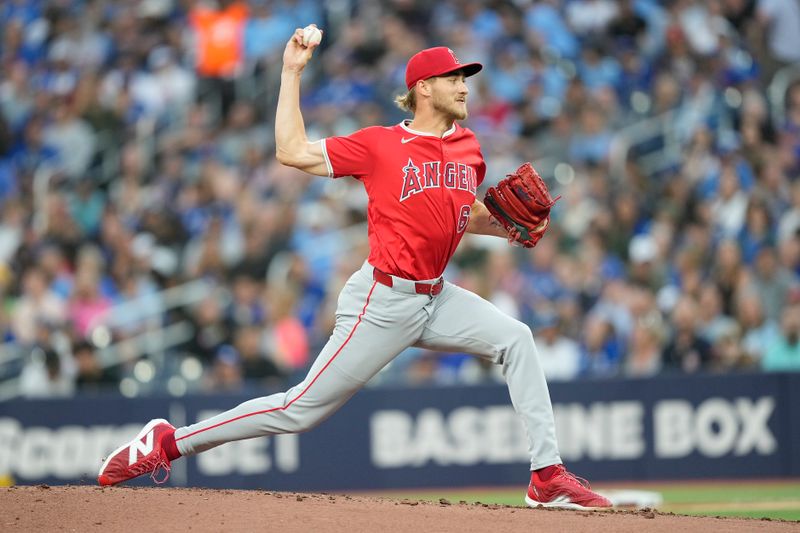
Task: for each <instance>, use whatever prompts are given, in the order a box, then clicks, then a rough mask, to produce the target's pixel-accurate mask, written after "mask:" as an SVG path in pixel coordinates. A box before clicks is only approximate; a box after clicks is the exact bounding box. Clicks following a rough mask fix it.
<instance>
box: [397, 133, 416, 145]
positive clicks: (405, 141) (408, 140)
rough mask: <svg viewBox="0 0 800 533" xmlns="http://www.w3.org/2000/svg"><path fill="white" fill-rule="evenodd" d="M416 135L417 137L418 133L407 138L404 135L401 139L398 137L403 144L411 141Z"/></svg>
mask: <svg viewBox="0 0 800 533" xmlns="http://www.w3.org/2000/svg"><path fill="white" fill-rule="evenodd" d="M417 137H419V135H414V136H413V137H411V138H409V139H406V138H405V137H403V138H402V139H400V142H401V143H403V144H406V143H410V142H411V141H413V140H414V139H416V138H417Z"/></svg>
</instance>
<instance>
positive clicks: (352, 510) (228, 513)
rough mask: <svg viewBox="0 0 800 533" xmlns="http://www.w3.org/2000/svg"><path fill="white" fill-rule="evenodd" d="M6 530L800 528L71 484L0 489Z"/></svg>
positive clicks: (638, 514) (636, 514)
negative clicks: (65, 485)
mask: <svg viewBox="0 0 800 533" xmlns="http://www.w3.org/2000/svg"><path fill="white" fill-rule="evenodd" d="M0 509H2V510H3V511H2V513H0V515H1V516H0V522H2V530H3V531H81V532H87V531H88V532H91V531H97V532H103V533H116V532H119V533H123V532H124V533H128V532H130V531H148V532H155V531H170V532H172V531H192V532H193V533H194V532H219V531H226V532H227V531H247V532H250V531H274V532H277V533H294V532H298V533H301V532H302V533H308V532H309V531H315V532H316V531H319V532H323V531H324V532H326V533H354V532H362V531H363V532H370V533H373V532H375V533H393V532H412V533H427V532H433V531H436V532H445V531H454V532H456V531H457V532H459V533H463V532H472V531H474V532H485V531H492V532H500V531H502V532H504V533H506V532H514V531H520V532H522V531H525V532H530V531H547V532H550V531H557V532H561V531H563V532H564V533H581V532H587V533H597V532H598V531H614V532H631V533H642V532H650V531H655V532H661V531H663V532H665V533H676V532H680V531H687V532H704V531H719V532H724V533H735V532H741V533H746V532H747V533H749V532H751V531H759V532H773V531H787V532H788V531H794V532H797V531H798V524H797V523H794V522H781V521H769V520H751V519H733V518H700V517H689V516H677V515H670V514H661V513H658V512H654V511H650V510H640V511H596V512H586V511H560V510H558V511H556V510H547V509H542V508H540V509H528V508H524V507H507V506H501V505H482V504H466V503H463V504H462V503H458V502H452V503H451V502H448V501H446V500H441V501H440V502H439V503H423V502H417V501H411V500H391V499H384V498H371V497H363V496H359V497H351V496H347V495H329V494H298V493H287V492H283V493H281V492H264V491H247V490H213V489H175V488H131V487H113V488H101V487H87V486H67V487H48V486H47V485H40V486H36V487H32V486H26V487H11V488H2V489H0Z"/></svg>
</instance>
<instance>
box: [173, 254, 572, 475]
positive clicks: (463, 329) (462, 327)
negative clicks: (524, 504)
mask: <svg viewBox="0 0 800 533" xmlns="http://www.w3.org/2000/svg"><path fill="white" fill-rule="evenodd" d="M372 272H373V268H372V266H371V265H370V264H369V263H364V265H363V267H362V268H361V269H360V270H358V271H356V272H355V273H354V274H353V275H352V276H351V277H350V279H349V280H348V281H347V283H346V284H345V286H344V288H343V289H342V292H341V293H340V295H339V300H338V306H337V309H336V326H335V327H334V331H333V334H332V335H331V338H330V339H329V340H328V343H327V344H326V345H325V347H324V348H323V349H322V352H321V353H320V354H319V356H318V357H317V359H316V361H315V362H314V364H313V365H312V366H311V369H310V370H309V372H308V375H307V376H306V378H305V379H304V380H303V381H302V382H301V383H300V384H298V385H296V386H294V387H292V388H290V389H289V390H288V391H286V392H281V393H277V394H273V395H271V396H265V397H262V398H256V399H253V400H250V401H247V402H244V403H242V404H241V405H239V406H237V407H234V408H233V409H231V410H230V411H226V412H224V413H221V414H219V415H217V416H215V417H212V418H209V419H208V420H203V421H201V422H198V423H196V424H192V425H190V426H186V427H181V428H178V429H177V430H176V432H175V440H176V443H177V445H178V450H179V451H180V452H181V454H182V455H192V454H196V453H199V452H202V451H205V450H208V449H210V448H213V447H215V446H219V445H220V444H224V443H226V442H231V441H235V440H242V439H250V438H254V437H261V436H265V435H277V434H281V433H298V432H302V431H307V430H309V429H311V428H313V427H315V426H316V425H318V424H320V423H321V422H322V421H323V420H325V419H326V418H328V417H329V416H330V415H332V414H333V413H334V412H335V411H336V410H337V409H338V408H339V407H341V406H342V405H343V404H344V403H345V402H346V401H347V400H348V399H350V397H351V396H353V395H354V394H355V393H356V392H357V391H358V390H359V389H360V388H361V387H363V386H364V385H365V384H366V383H367V382H368V381H369V380H370V378H372V376H374V375H375V374H377V373H378V371H380V370H381V369H382V368H383V367H384V366H386V365H387V364H388V363H389V362H390V361H392V359H394V358H395V357H396V356H397V355H398V354H399V353H400V352H402V351H403V350H404V349H406V348H408V347H409V346H418V347H423V348H428V349H432V350H440V351H455V352H464V353H470V354H474V355H477V356H479V357H482V358H486V359H489V360H491V361H492V362H493V363H495V364H500V365H503V375H504V376H505V379H506V382H507V383H508V389H509V393H510V396H511V402H512V404H513V406H514V409H515V410H516V412H517V413H518V414H519V415H520V416H521V417H522V420H523V422H524V425H525V429H526V431H527V435H528V441H529V445H530V452H531V469H538V468H542V467H545V466H549V465H552V464H558V463H561V459H560V457H559V454H558V445H557V442H556V434H555V423H554V421H553V408H552V405H551V403H550V393H549V391H548V389H547V383H546V381H545V378H544V373H543V372H542V368H541V366H540V365H539V358H538V353H537V351H536V345H535V344H534V341H533V335H532V334H531V331H530V328H528V326H527V325H525V324H523V323H522V322H519V321H517V320H515V319H513V318H511V317H510V316H508V315H506V314H504V313H503V312H501V311H500V310H499V309H497V308H496V307H495V306H494V305H492V304H491V303H490V302H488V301H486V300H484V299H483V298H481V297H479V296H477V295H476V294H473V293H472V292H470V291H467V290H465V289H462V288H461V287H458V286H456V285H453V284H452V283H449V282H445V283H444V287H443V288H442V291H441V293H440V294H438V295H437V296H428V295H424V294H416V293H415V292H414V282H412V281H409V280H404V279H401V278H397V277H394V276H393V277H392V280H393V287H388V286H386V285H382V284H380V283H378V282H376V281H375V280H374V279H373V273H372ZM436 281H437V280H427V282H429V283H434V282H436Z"/></svg>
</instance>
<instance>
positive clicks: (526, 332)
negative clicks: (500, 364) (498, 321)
mask: <svg viewBox="0 0 800 533" xmlns="http://www.w3.org/2000/svg"><path fill="white" fill-rule="evenodd" d="M501 331H502V334H503V337H504V338H505V339H507V342H508V343H512V344H533V333H531V328H530V327H528V325H527V324H525V323H524V322H520V321H519V320H515V319H513V318H509V319H508V321H507V322H506V323H505V324H503V327H502V328H501Z"/></svg>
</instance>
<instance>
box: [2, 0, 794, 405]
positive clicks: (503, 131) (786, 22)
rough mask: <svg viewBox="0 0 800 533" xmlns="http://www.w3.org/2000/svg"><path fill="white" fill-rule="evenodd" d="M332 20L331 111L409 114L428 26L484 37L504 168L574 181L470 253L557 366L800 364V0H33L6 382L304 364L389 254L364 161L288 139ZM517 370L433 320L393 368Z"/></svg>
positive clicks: (314, 129) (7, 117)
mask: <svg viewBox="0 0 800 533" xmlns="http://www.w3.org/2000/svg"><path fill="white" fill-rule="evenodd" d="M310 22H316V23H317V24H318V25H319V26H320V27H321V28H322V29H324V30H325V36H324V38H323V44H322V46H321V48H320V50H319V51H318V53H316V54H315V57H314V59H313V60H312V62H311V63H310V65H309V67H308V68H307V71H306V73H305V75H304V87H303V91H302V95H301V98H302V108H303V113H304V117H305V121H306V125H307V129H308V132H309V137H310V138H311V139H319V138H322V137H326V136H330V135H340V134H348V133H350V132H352V131H355V130H356V129H358V128H360V127H364V126H369V125H374V124H385V125H391V124H393V123H397V122H399V121H400V120H402V119H403V118H404V115H403V114H402V112H401V111H400V110H399V109H397V108H396V107H393V97H394V96H395V95H396V94H399V93H400V92H402V91H403V89H404V86H403V79H404V68H405V63H406V61H407V60H408V58H409V57H410V56H411V55H413V54H414V53H415V52H416V51H418V50H420V49H422V48H425V47H428V46H436V45H447V46H449V47H451V48H452V49H453V50H454V51H455V52H456V54H457V55H458V57H460V58H462V59H463V60H464V61H480V62H482V63H483V64H484V66H485V69H484V71H483V72H482V73H481V74H480V75H478V76H476V77H474V78H470V81H469V83H470V91H471V93H470V97H469V107H470V116H469V118H468V119H467V121H466V123H465V125H467V126H468V127H470V128H471V129H473V130H474V131H475V132H476V133H477V135H478V138H479V140H480V141H481V143H482V146H483V152H484V155H485V157H486V160H487V168H488V172H487V179H486V181H485V182H484V185H483V188H485V187H486V186H488V185H491V184H493V183H496V182H497V180H499V179H500V178H501V177H502V176H503V175H504V174H505V173H507V172H510V171H511V170H513V169H514V168H516V167H517V166H518V165H519V164H520V163H521V162H523V161H533V162H534V164H535V165H536V166H537V168H539V169H540V171H541V172H542V174H543V175H544V176H545V178H546V179H547V180H548V182H549V183H550V184H551V185H552V188H553V189H554V191H555V193H556V194H561V195H563V199H562V200H561V201H560V202H559V203H558V204H557V206H556V208H555V211H554V215H553V223H552V224H551V229H550V230H549V232H548V235H547V236H546V238H545V239H543V240H542V241H540V243H539V244H538V246H537V247H536V248H535V249H534V250H532V251H531V250H524V249H518V248H512V247H509V246H508V245H507V243H505V242H504V241H503V240H502V239H496V238H490V237H474V236H469V235H468V236H467V237H465V239H464V241H463V243H462V245H461V247H460V249H459V250H458V252H457V254H456V256H455V258H454V260H453V261H452V262H451V265H450V267H449V268H448V271H447V272H446V276H447V278H448V279H449V280H451V281H453V282H455V283H458V284H460V285H462V286H464V287H467V288H469V289H470V290H473V291H475V292H477V293H478V294H480V295H481V296H483V297H485V298H487V299H489V300H491V301H493V302H494V303H495V304H497V305H498V306H499V307H501V308H502V309H503V310H505V311H506V312H508V313H510V314H512V315H513V316H515V317H517V318H519V319H520V320H522V321H524V322H525V323H527V324H528V325H530V327H531V328H532V330H533V331H534V335H535V339H536V342H537V346H538V348H539V352H540V356H541V359H542V364H543V366H544V368H545V372H546V374H547V375H548V377H549V379H551V380H571V379H575V378H584V377H585V378H606V377H613V376H628V377H645V376H652V375H656V374H663V373H694V372H736V371H753V370H759V369H763V370H766V371H777V370H800V283H798V282H799V281H800V278H798V275H800V82H798V80H800V66H798V64H800V3H798V2H797V1H796V0H709V1H703V2H701V1H695V0H669V1H662V2H656V1H655V0H561V1H558V0H541V1H533V0H514V1H508V0H506V1H500V0H495V1H492V0H484V1H478V0H440V1H438V2H423V1H420V0H391V1H387V2H375V1H370V0H337V1H333V0H331V1H327V2H321V1H320V2H318V1H314V0H250V1H248V2H241V1H231V0H218V1H195V0H131V1H125V2H122V1H114V0H6V1H4V2H2V5H0V206H1V207H0V209H1V211H0V299H1V300H2V301H1V302H0V303H2V306H0V341H2V344H0V389H2V385H3V384H4V383H5V384H6V385H8V383H14V384H15V386H16V387H18V390H19V391H20V392H21V393H23V394H25V395H28V396H54V395H55V396H57V395H69V394H73V393H74V392H75V391H87V390H88V391H98V390H111V391H118V392H121V393H123V394H126V395H130V396H134V395H137V394H145V393H150V392H152V393H163V392H165V391H167V392H169V393H172V394H183V393H186V392H190V391H232V390H241V389H242V388H243V387H247V386H253V385H254V386H255V387H257V388H259V389H261V390H263V389H264V388H283V387H285V386H287V385H288V384H292V383H293V382H294V380H296V379H297V377H298V376H301V375H302V374H303V372H304V371H305V370H306V369H307V368H308V366H309V365H310V363H311V362H312V361H313V359H314V357H315V356H316V353H317V350H318V349H319V348H320V347H321V346H322V345H323V344H324V342H325V341H326V340H327V337H328V335H329V333H330V331H331V329H332V327H333V321H334V319H335V317H334V309H335V306H336V298H337V296H338V291H339V289H340V288H341V286H342V285H343V283H344V281H345V280H346V278H347V276H348V275H349V274H350V273H351V272H352V271H353V270H355V269H356V268H358V266H359V265H360V263H361V262H362V261H363V260H364V258H365V257H366V255H367V249H366V229H365V226H364V224H365V213H364V210H365V206H366V196H365V194H364V192H363V190H362V188H361V186H360V184H358V183H357V182H355V181H354V180H350V179H340V180H329V179H325V178H318V177H311V176H307V175H304V174H302V173H300V172H298V171H295V170H293V169H288V168H285V167H282V166H280V165H279V164H278V163H277V162H276V161H275V158H274V138H273V129H274V125H273V121H274V112H275V102H276V97H277V89H278V84H279V77H280V68H281V54H282V51H283V47H284V45H285V42H286V41H287V39H288V38H289V36H290V35H291V33H292V32H293V30H294V28H297V27H303V26H305V25H306V24H308V23H310ZM483 188H482V189H481V190H480V191H479V196H481V195H482V190H483ZM501 379H502V377H501V376H499V374H498V372H497V369H495V368H493V367H490V366H488V365H486V364H484V363H481V362H480V361H478V360H476V359H474V358H471V357H469V356H466V355H463V354H445V355H442V354H433V353H429V352H426V351H424V350H418V349H409V350H407V351H406V352H405V353H403V354H402V355H401V356H400V357H399V358H398V360H397V361H396V362H395V363H393V364H392V365H390V367H389V368H387V369H386V370H385V371H384V372H382V373H381V374H379V376H378V377H377V379H376V380H375V382H374V384H375V385H408V384H449V383H461V384H463V383H481V382H485V381H487V380H488V381H492V380H501Z"/></svg>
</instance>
